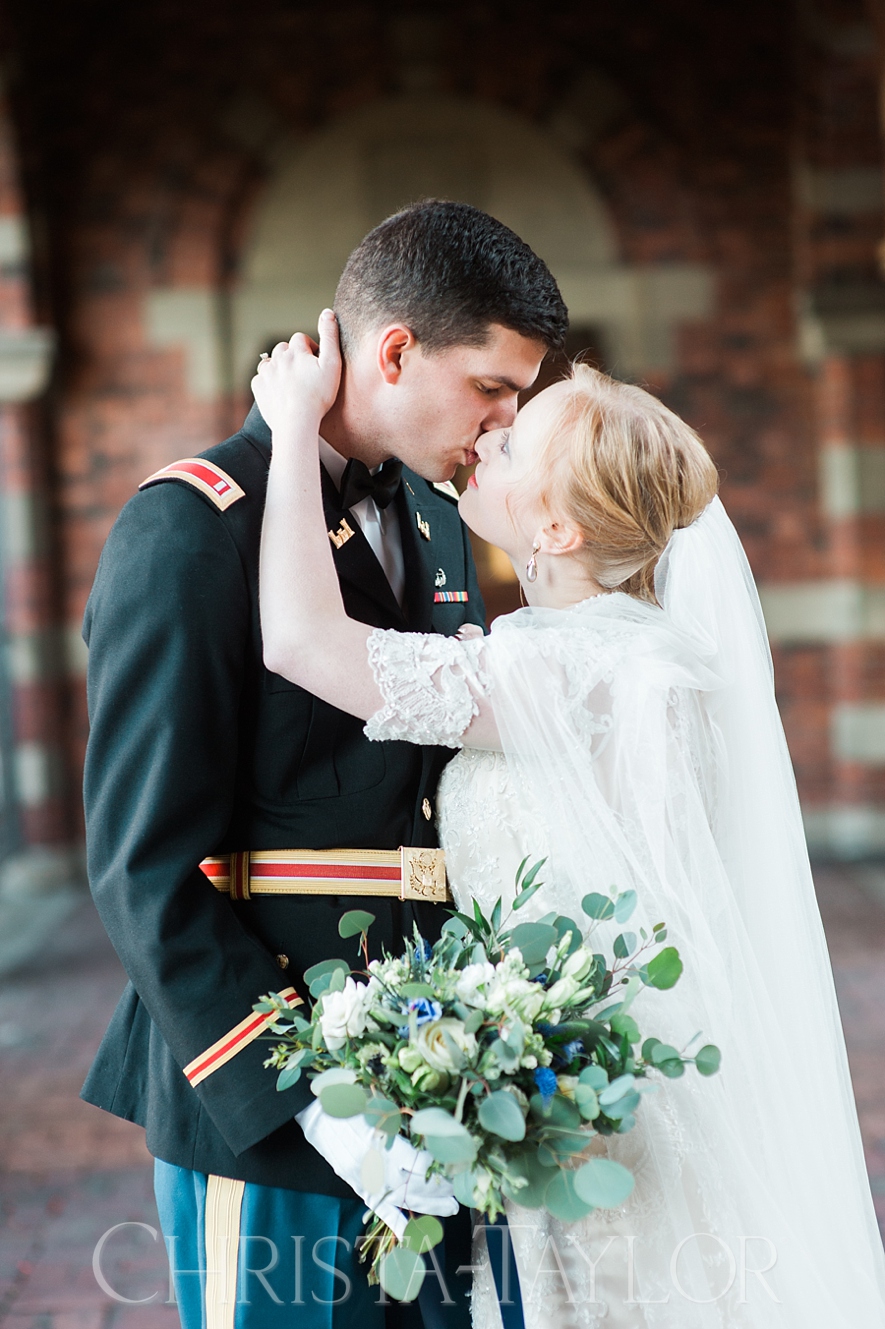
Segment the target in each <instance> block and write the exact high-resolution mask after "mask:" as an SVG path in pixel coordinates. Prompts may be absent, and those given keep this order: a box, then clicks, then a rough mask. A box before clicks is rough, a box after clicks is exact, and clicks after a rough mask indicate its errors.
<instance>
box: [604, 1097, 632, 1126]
mask: <svg viewBox="0 0 885 1329" xmlns="http://www.w3.org/2000/svg"><path fill="white" fill-rule="evenodd" d="M639 1101H640V1100H639V1095H638V1094H637V1092H636V1090H635V1089H631V1090H630V1091H629V1092H628V1093H626V1094H623V1095H622V1096H621V1097H620V1098H618V1099H616V1100H615V1102H614V1103H607V1104H606V1105H605V1107H604V1111H605V1115H606V1116H607V1117H609V1118H610V1119H611V1120H612V1121H623V1119H624V1117H627V1116H629V1114H630V1113H631V1112H634V1111H635V1110H636V1108H638V1107H639Z"/></svg>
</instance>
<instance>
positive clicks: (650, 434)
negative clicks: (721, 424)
mask: <svg viewBox="0 0 885 1329" xmlns="http://www.w3.org/2000/svg"><path fill="white" fill-rule="evenodd" d="M557 396H558V397H559V402H558V406H557V408H556V409H555V410H554V412H553V413H552V417H551V420H550V428H549V433H548V434H547V439H546V443H545V446H544V448H543V453H544V457H543V460H542V465H541V468H540V469H541V473H542V474H543V475H544V476H545V481H544V489H543V492H542V500H543V502H544V504H545V506H546V507H547V508H548V510H550V511H551V512H555V513H556V514H557V516H560V515H561V516H563V517H566V518H568V519H570V520H571V521H573V522H575V523H576V525H577V526H578V527H579V528H580V530H581V531H582V533H583V535H584V540H585V544H584V546H583V550H582V555H581V556H583V557H584V558H585V559H586V562H587V568H588V571H589V572H590V573H591V575H592V576H593V578H594V579H595V580H596V581H597V582H598V583H599V584H600V586H604V587H606V588H607V589H610V590H615V589H617V590H619V591H626V592H627V594H628V595H634V596H636V597H637V598H638V599H641V600H650V601H651V602H652V603H655V592H654V573H655V565H656V563H657V561H658V559H659V558H660V556H661V554H662V553H663V552H664V549H665V548H666V546H667V542H668V540H669V539H670V536H671V535H672V534H673V532H674V530H677V529H678V528H679V527H681V526H688V525H689V523H690V522H692V521H694V519H695V518H696V517H698V516H700V514H701V513H702V512H703V510H704V508H705V507H706V506H707V504H708V503H709V502H710V501H711V500H712V499H713V497H714V496H715V494H716V491H717V489H718V487H719V477H718V474H717V471H716V467H715V466H714V465H713V461H712V459H711V457H710V455H709V453H708V452H707V450H706V448H705V447H704V445H703V443H702V442H701V440H700V439H699V438H698V436H697V434H696V433H695V432H694V430H693V429H691V428H690V427H689V426H688V425H687V424H686V423H685V421H684V420H680V418H679V416H678V415H676V414H675V413H674V412H673V411H671V410H669V409H668V408H667V407H666V406H665V405H664V404H663V402H660V401H658V399H657V398H656V397H653V396H652V395H651V393H649V392H645V391H643V389H642V388H637V387H635V386H634V385H633V384H630V383H618V382H617V381H616V380H615V379H612V378H609V377H608V375H607V374H602V373H600V371H599V370H598V369H591V368H590V366H589V365H584V364H575V365H573V366H572V372H571V377H570V379H568V380H566V390H565V391H564V392H561V393H558V394H557ZM537 473H538V472H537V470H536V471H535V474H536V475H537Z"/></svg>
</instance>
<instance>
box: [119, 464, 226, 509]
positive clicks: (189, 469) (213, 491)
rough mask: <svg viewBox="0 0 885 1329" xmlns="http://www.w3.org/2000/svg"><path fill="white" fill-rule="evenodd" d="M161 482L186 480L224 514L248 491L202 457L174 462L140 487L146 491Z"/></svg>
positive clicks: (143, 482)
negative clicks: (150, 486) (148, 487)
mask: <svg viewBox="0 0 885 1329" xmlns="http://www.w3.org/2000/svg"><path fill="white" fill-rule="evenodd" d="M161 480H184V482H185V483H186V484H189V485H191V486H192V488H194V489H198V490H199V491H200V493H201V494H205V496H206V498H208V499H211V501H212V502H213V503H214V504H215V506H216V507H217V508H219V509H220V510H221V511H222V512H224V511H225V509H227V508H229V507H230V505H231V503H236V502H237V500H238V499H240V498H245V496H246V491H245V490H244V489H241V488H240V486H239V485H238V484H237V482H236V480H234V479H232V478H231V476H229V475H228V473H227V471H223V470H222V469H221V467H220V466H216V465H215V463H214V462H211V461H205V460H204V459H203V458H201V457H186V458H185V459H184V460H183V461H174V462H173V463H172V464H171V466H164V467H163V469H162V470H160V471H155V472H154V474H153V475H149V476H148V478H147V479H146V480H142V482H141V484H140V485H139V486H138V487H139V489H146V488H147V486H148V485H153V484H158V483H159V481H161Z"/></svg>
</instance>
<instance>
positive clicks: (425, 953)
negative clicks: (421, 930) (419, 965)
mask: <svg viewBox="0 0 885 1329" xmlns="http://www.w3.org/2000/svg"><path fill="white" fill-rule="evenodd" d="M415 953H416V955H417V956H418V959H419V960H423V961H424V963H425V964H426V963H427V961H428V960H432V959H433V947H432V946H431V944H430V942H429V941H425V940H424V938H423V937H422V938H421V940H420V944H419V945H418V946H416V948H415Z"/></svg>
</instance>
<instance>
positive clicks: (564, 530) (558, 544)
mask: <svg viewBox="0 0 885 1329" xmlns="http://www.w3.org/2000/svg"><path fill="white" fill-rule="evenodd" d="M535 540H536V542H539V543H540V546H541V548H540V550H539V551H538V552H539V553H542V554H554V555H562V554H576V553H577V552H578V550H579V549H580V548H581V547H582V546H583V544H584V536H583V534H582V532H581V528H580V527H579V526H578V525H577V524H576V523H575V522H573V521H553V522H550V524H549V525H548V526H545V527H544V528H543V529H542V530H540V531H539V532H538V534H537V535H536V537H535Z"/></svg>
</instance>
